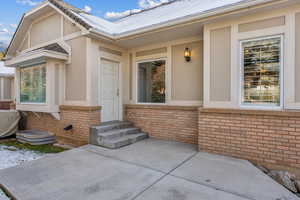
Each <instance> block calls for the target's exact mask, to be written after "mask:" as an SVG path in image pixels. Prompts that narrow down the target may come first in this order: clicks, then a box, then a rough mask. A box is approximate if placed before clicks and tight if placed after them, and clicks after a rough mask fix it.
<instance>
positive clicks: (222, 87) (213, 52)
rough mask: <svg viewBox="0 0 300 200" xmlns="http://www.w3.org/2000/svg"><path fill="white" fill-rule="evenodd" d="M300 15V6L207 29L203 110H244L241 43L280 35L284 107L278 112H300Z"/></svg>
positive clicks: (260, 14) (248, 16)
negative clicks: (296, 110)
mask: <svg viewBox="0 0 300 200" xmlns="http://www.w3.org/2000/svg"><path fill="white" fill-rule="evenodd" d="M299 12H300V6H299V5H298V6H290V7H286V8H283V9H276V10H272V11H267V12H266V11H265V12H257V13H256V14H251V15H244V16H243V17H240V18H235V19H230V20H220V21H218V22H216V23H211V24H207V25H205V27H204V43H206V44H205V47H204V57H205V58H210V59H209V60H207V59H205V60H204V71H205V73H204V77H206V78H205V81H204V86H205V87H204V90H205V92H204V97H205V98H204V102H205V103H204V106H205V107H220V108H242V107H243V106H241V103H240V101H241V74H240V73H241V71H240V70H241V69H240V59H241V57H240V41H243V40H249V39H250V40H251V39H255V38H262V37H268V36H277V35H278V36H282V38H283V49H282V52H283V54H282V57H283V59H282V60H283V63H282V66H283V69H282V72H281V73H282V74H283V77H282V78H281V80H282V83H281V87H282V91H281V96H282V100H281V103H282V105H281V107H280V108H277V109H297V108H300V107H299V105H300V104H299V100H300V95H299V93H300V90H299V83H300V81H299V80H300V78H299V77H300V76H299V69H298V65H299V62H300V61H299V58H298V57H299V56H296V55H298V53H297V52H298V48H299V45H300V43H299V41H298V40H299V39H298V37H297V36H298V35H299V30H300V28H299V27H300V26H299V20H300V17H299V14H297V13H299ZM229 30H231V31H229ZM207 41H210V42H207ZM295 49H296V51H295ZM216 58H217V59H216ZM226 66H227V67H226ZM224 91H226V95H225V94H224ZM256 109H257V108H256ZM258 109H268V108H258ZM271 109H276V108H271Z"/></svg>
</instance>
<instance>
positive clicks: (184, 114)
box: [124, 105, 198, 144]
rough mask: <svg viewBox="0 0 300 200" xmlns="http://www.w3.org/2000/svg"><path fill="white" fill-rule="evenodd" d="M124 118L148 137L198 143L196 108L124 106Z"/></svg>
mask: <svg viewBox="0 0 300 200" xmlns="http://www.w3.org/2000/svg"><path fill="white" fill-rule="evenodd" d="M124 118H125V119H126V120H128V121H131V122H134V124H135V126H137V127H139V128H141V129H142V130H143V131H144V132H147V133H149V134H150V137H153V138H157V139H163V140H173V141H179V142H185V143H190V144H197V143H198V108H197V107H184V106H159V105H154V106H152V105H146V106H145V105H126V106H125V116H124Z"/></svg>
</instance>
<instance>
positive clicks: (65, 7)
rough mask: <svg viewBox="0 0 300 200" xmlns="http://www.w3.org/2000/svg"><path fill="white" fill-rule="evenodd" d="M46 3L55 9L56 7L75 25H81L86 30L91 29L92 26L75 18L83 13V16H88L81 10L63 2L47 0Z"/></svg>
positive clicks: (60, 0) (61, 0) (62, 0)
mask: <svg viewBox="0 0 300 200" xmlns="http://www.w3.org/2000/svg"><path fill="white" fill-rule="evenodd" d="M47 1H48V2H50V3H51V4H52V5H54V6H55V7H57V8H58V9H59V10H61V11H62V12H63V13H65V14H66V15H67V16H69V17H71V18H72V19H73V20H75V21H76V22H77V23H79V24H80V25H82V26H83V27H84V28H86V29H90V28H92V26H90V25H89V24H88V23H86V22H85V21H83V20H82V19H80V18H78V17H77V16H76V14H78V13H85V14H89V13H87V12H85V11H83V10H81V9H80V8H77V7H75V6H73V5H71V4H69V3H66V2H65V1H64V0H47Z"/></svg>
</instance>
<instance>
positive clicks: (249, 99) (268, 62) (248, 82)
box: [241, 36, 282, 106]
mask: <svg viewBox="0 0 300 200" xmlns="http://www.w3.org/2000/svg"><path fill="white" fill-rule="evenodd" d="M241 46H242V80H243V82H242V104H244V105H269V106H280V105H281V102H280V97H281V94H280V93H281V92H280V80H281V72H280V71H281V53H282V52H281V48H282V47H281V37H280V36H278V37H273V38H265V39H259V40H252V41H243V42H242V43H241Z"/></svg>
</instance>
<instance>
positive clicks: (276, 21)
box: [239, 16, 285, 33]
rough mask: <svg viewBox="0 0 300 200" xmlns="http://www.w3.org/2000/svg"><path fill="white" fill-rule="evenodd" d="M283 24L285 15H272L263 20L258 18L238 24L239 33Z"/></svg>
mask: <svg viewBox="0 0 300 200" xmlns="http://www.w3.org/2000/svg"><path fill="white" fill-rule="evenodd" d="M283 25H285V17H284V16H279V17H273V18H268V19H263V20H258V21H254V22H249V23H244V24H239V33H243V32H249V31H257V30H260V29H266V28H271V27H276V26H283Z"/></svg>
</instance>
